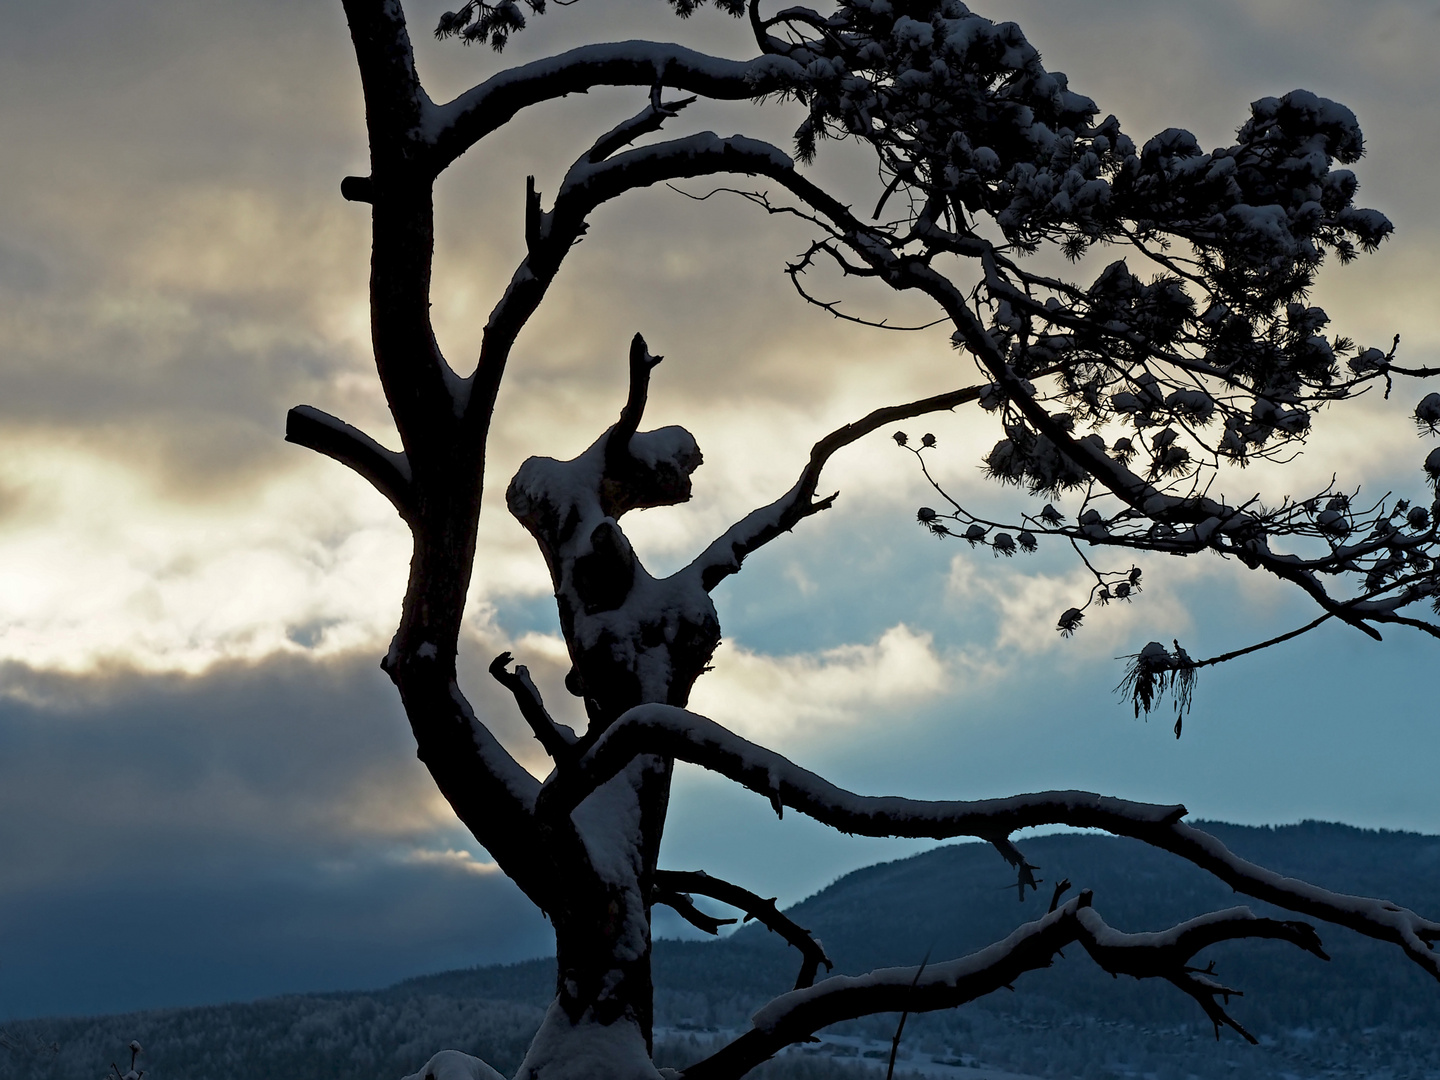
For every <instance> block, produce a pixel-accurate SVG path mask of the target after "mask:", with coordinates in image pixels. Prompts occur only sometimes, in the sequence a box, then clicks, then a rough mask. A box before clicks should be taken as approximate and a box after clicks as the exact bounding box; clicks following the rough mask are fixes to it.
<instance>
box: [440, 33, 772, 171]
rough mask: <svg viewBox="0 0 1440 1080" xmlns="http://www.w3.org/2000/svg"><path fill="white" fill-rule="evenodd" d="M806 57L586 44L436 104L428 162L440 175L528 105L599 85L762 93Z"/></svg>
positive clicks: (711, 94) (734, 96)
mask: <svg viewBox="0 0 1440 1080" xmlns="http://www.w3.org/2000/svg"><path fill="white" fill-rule="evenodd" d="M798 71H799V65H797V64H795V63H794V62H793V61H788V60H785V59H783V58H780V57H772V56H762V57H758V58H756V59H753V60H748V61H739V60H724V59H721V58H719V57H714V56H707V55H706V54H704V53H698V52H695V51H694V50H692V49H686V48H682V47H681V46H679V45H671V44H665V43H660V42H651V41H621V42H615V43H611V44H604V45H586V46H582V47H580V48H578V49H571V50H570V51H568V52H564V53H560V54H559V55H558V56H551V57H546V58H545V59H543V60H536V61H533V62H532V63H529V64H523V65H521V66H520V67H516V68H511V69H510V70H508V71H502V72H500V73H498V74H496V75H494V76H492V77H491V78H489V79H487V80H485V82H483V83H481V84H480V85H478V86H476V87H474V88H473V89H471V90H468V91H466V92H465V93H463V94H461V95H460V96H459V97H457V98H456V99H455V100H453V101H450V102H448V103H446V104H444V105H430V106H429V107H428V108H427V110H426V113H425V122H424V128H423V131H424V133H425V139H426V142H427V144H428V145H429V147H430V153H429V159H428V167H429V169H430V171H431V174H432V175H439V174H440V172H442V171H443V170H444V169H445V168H446V166H448V165H449V164H450V163H451V162H453V161H454V160H455V159H456V158H458V157H459V156H460V155H461V154H463V153H464V152H465V151H466V150H468V149H469V148H470V147H471V146H474V145H475V143H477V142H479V141H480V140H481V139H483V138H484V137H485V136H486V135H489V134H490V133H491V132H493V131H495V130H496V129H498V128H500V127H502V126H504V125H505V124H506V123H508V122H509V121H510V120H512V119H513V118H514V117H515V115H516V114H517V113H518V112H520V110H521V109H524V108H527V107H529V106H531V105H536V104H539V103H540V102H542V101H551V100H553V99H555V98H559V97H564V96H566V95H567V94H583V93H585V92H586V91H588V90H589V89H590V88H591V87H595V86H668V87H671V88H673V89H676V90H682V91H689V92H691V93H695V94H699V95H701V96H703V97H707V98H711V99H713V100H718V101H741V100H745V99H748V98H754V97H761V96H763V95H765V94H767V93H771V92H773V91H774V90H776V89H778V88H779V86H780V82H781V76H782V74H783V73H785V72H790V73H792V74H793V73H794V72H798Z"/></svg>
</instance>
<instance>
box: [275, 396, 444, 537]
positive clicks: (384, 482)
mask: <svg viewBox="0 0 1440 1080" xmlns="http://www.w3.org/2000/svg"><path fill="white" fill-rule="evenodd" d="M285 441H286V442H292V443H295V444H296V445H297V446H303V447H305V448H307V449H309V450H315V451H317V452H318V453H321V454H324V455H325V456H326V457H330V458H334V459H335V460H336V461H338V462H340V463H341V464H343V465H348V466H349V467H350V468H351V469H354V470H355V471H356V472H357V473H359V474H360V475H361V476H363V477H364V478H365V479H366V480H369V481H370V483H371V484H372V485H374V487H375V489H376V490H377V491H379V492H380V494H382V495H384V496H385V497H386V498H387V499H389V500H390V502H391V504H392V505H394V507H395V509H396V510H397V511H399V513H400V516H401V517H402V518H404V519H405V520H406V521H407V522H410V523H412V524H413V522H414V514H415V507H414V494H413V492H412V491H411V484H412V477H411V474H410V462H409V460H408V459H407V458H406V456H405V454H404V453H403V452H397V451H395V450H387V449H385V447H383V446H381V445H380V444H379V443H378V442H376V441H375V440H374V439H372V438H371V437H370V436H369V435H366V434H365V433H364V432H363V431H361V430H360V429H359V428H356V427H352V426H351V425H349V424H347V423H345V421H343V420H339V419H337V418H335V417H333V416H331V415H330V414H329V413H327V412H322V411H321V410H319V409H317V408H314V407H313V406H310V405H297V406H295V407H294V408H293V409H291V410H290V412H289V413H288V414H287V415H286V417H285Z"/></svg>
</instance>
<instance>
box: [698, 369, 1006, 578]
mask: <svg viewBox="0 0 1440 1080" xmlns="http://www.w3.org/2000/svg"><path fill="white" fill-rule="evenodd" d="M979 396H980V387H978V386H968V387H965V388H963V389H960V390H951V391H949V392H948V393H944V394H936V395H935V396H933V397H928V398H921V399H920V400H918V401H911V402H908V403H907V404H904V405H891V406H888V407H886V408H881V409H876V410H875V411H874V412H871V413H869V414H867V415H866V416H864V417H862V418H861V419H859V420H857V421H855V422H854V423H853V424H846V425H845V426H844V427H841V428H836V429H835V430H834V431H832V432H831V433H830V434H829V435H826V436H825V437H824V438H823V439H821V440H820V441H819V442H817V443H816V444H815V446H814V448H813V449H812V450H811V451H810V461H809V462H808V463H807V464H806V466H805V471H804V472H802V473H801V474H800V479H799V480H798V481H796V483H795V486H794V487H792V488H791V489H790V490H789V491H787V492H786V493H785V494H784V495H782V496H781V497H780V498H778V499H776V500H775V501H774V502H773V503H771V504H770V505H769V506H763V507H761V508H760V509H758V510H754V511H752V512H751V513H749V514H747V515H746V516H745V517H743V518H741V519H740V520H739V521H738V522H736V523H735V524H734V525H732V526H731V527H730V528H729V529H728V530H726V532H725V533H724V535H722V536H720V537H718V538H717V539H715V540H714V541H713V542H712V543H711V544H710V546H709V547H707V548H706V549H705V550H704V551H702V552H701V553H700V554H699V555H698V556H696V558H695V559H694V561H692V562H691V563H690V565H689V566H687V567H686V568H685V571H684V573H687V574H698V575H699V578H700V583H701V585H702V586H703V587H704V588H705V589H706V591H707V592H708V591H709V590H711V589H714V588H715V586H716V585H718V584H720V582H722V581H724V580H725V579H726V578H727V577H729V576H730V575H731V574H734V573H736V572H738V571H739V569H740V565H741V563H743V562H744V561H745V557H746V556H747V555H749V554H750V553H751V552H753V551H755V550H756V549H758V548H760V547H763V546H764V545H766V544H768V543H769V542H770V541H771V540H773V539H775V538H776V537H777V536H779V535H781V534H782V533H787V532H789V531H790V530H791V529H793V528H794V527H795V526H796V525H797V524H799V523H800V522H801V521H803V520H804V519H805V518H807V517H809V516H811V515H812V514H817V513H819V512H820V511H821V510H826V509H828V508H829V507H830V506H831V505H832V504H833V503H834V501H835V495H830V496H828V497H827V498H824V499H820V500H819V501H818V502H817V501H814V499H815V490H816V488H817V487H818V486H819V483H820V472H821V470H822V469H824V468H825V464H826V463H827V462H828V461H829V460H830V458H831V457H832V456H833V455H834V454H835V452H836V451H838V450H840V449H842V448H843V447H846V446H849V445H850V444H851V443H853V442H856V441H857V440H859V439H861V438H863V437H864V436H866V435H868V434H870V433H871V432H872V431H875V430H877V429H879V428H882V427H884V426H886V425H887V424H893V423H895V422H897V421H900V420H908V419H910V418H912V417H915V416H922V415H924V414H925V413H931V412H939V411H940V410H941V409H953V408H955V407H957V406H959V405H963V404H965V403H967V402H970V401H975V400H976V399H977V398H979ZM837 494H838V493H837Z"/></svg>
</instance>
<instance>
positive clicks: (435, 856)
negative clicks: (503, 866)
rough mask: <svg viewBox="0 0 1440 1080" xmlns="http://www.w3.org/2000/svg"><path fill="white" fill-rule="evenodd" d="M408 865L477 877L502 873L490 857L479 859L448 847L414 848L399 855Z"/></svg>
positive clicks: (468, 853)
mask: <svg viewBox="0 0 1440 1080" xmlns="http://www.w3.org/2000/svg"><path fill="white" fill-rule="evenodd" d="M399 861H400V862H401V863H402V864H404V865H406V866H433V867H438V868H440V869H442V870H448V871H450V872H451V873H457V874H470V875H473V876H475V877H489V876H491V875H493V874H498V873H500V867H499V866H497V865H496V864H495V863H493V862H491V861H490V860H488V859H477V858H476V857H475V856H474V855H472V854H471V853H470V852H468V851H460V850H457V849H455V848H446V849H445V850H444V851H436V850H432V849H430V848H412V849H411V850H409V851H406V852H403V853H402V854H401V855H400V856H399Z"/></svg>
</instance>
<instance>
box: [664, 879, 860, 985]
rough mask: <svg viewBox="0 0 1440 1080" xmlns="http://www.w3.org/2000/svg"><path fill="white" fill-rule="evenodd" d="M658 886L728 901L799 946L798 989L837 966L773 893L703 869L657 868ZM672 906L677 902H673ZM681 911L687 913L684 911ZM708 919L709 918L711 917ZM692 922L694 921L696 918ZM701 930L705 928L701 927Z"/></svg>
mask: <svg viewBox="0 0 1440 1080" xmlns="http://www.w3.org/2000/svg"><path fill="white" fill-rule="evenodd" d="M655 886H656V889H657V890H661V889H663V890H664V894H665V895H674V894H677V893H678V894H681V895H682V896H684V895H685V894H688V893H699V894H700V895H701V896H708V897H710V898H711V899H712V900H719V901H720V902H721V903H722V904H729V905H730V906H731V907H733V908H739V909H740V910H741V911H743V912H744V913H745V921H746V922H749V921H750V920H751V919H754V920H755V921H756V922H758V923H759V924H760V925H761V926H763V927H765V928H766V929H767V930H770V931H771V932H773V933H776V934H779V935H780V936H781V937H782V938H784V939H785V941H786V942H787V943H788V944H790V945H792V946H794V947H795V948H796V949H799V950H800V955H801V956H802V957H803V960H802V962H801V965H800V974H799V975H798V976H796V979H795V989H796V990H803V989H804V988H805V987H807V986H811V985H813V984H814V982H815V976H816V975H817V974H818V973H819V971H820V965H821V964H824V965H825V970H826V971H832V970H834V968H835V965H834V963H832V962H831V960H830V957H828V956H826V955H825V948H824V946H822V945H821V944H820V941H819V939H818V938H816V937H815V935H813V934H812V933H811V932H810V931H809V930H806V929H805V928H804V927H803V926H801V925H800V924H799V923H797V922H795V920H793V919H791V918H790V917H789V916H787V915H785V914H784V913H783V912H782V911H781V910H780V909H779V908H777V907H776V906H775V897H773V896H772V897H770V898H769V899H766V898H765V897H762V896H760V895H758V894H756V893H753V892H751V891H750V890H749V889H745V888H741V887H740V886H739V885H733V884H731V883H730V882H728V881H722V880H721V879H720V878H717V877H711V876H710V875H709V874H707V873H705V871H703V870H657V871H655ZM661 895H662V894H661V893H659V892H658V891H657V894H656V898H657V899H659V900H660V902H661V903H665V904H670V901H669V900H668V899H661ZM670 906H672V907H673V906H674V905H673V904H670ZM677 910H678V909H677ZM682 914H684V913H683V912H682ZM687 917H688V916H687ZM706 918H707V919H708V918H709V916H706ZM691 921H692V922H693V920H691ZM712 921H716V920H712ZM734 921H735V920H734V919H726V920H723V921H716V926H717V928H716V929H715V930H709V931H708V932H709V933H712V934H714V933H717V932H718V927H719V926H720V925H723V923H732V922H734ZM695 925H697V926H699V925H700V924H699V923H695ZM701 929H705V927H703V926H702V927H701Z"/></svg>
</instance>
